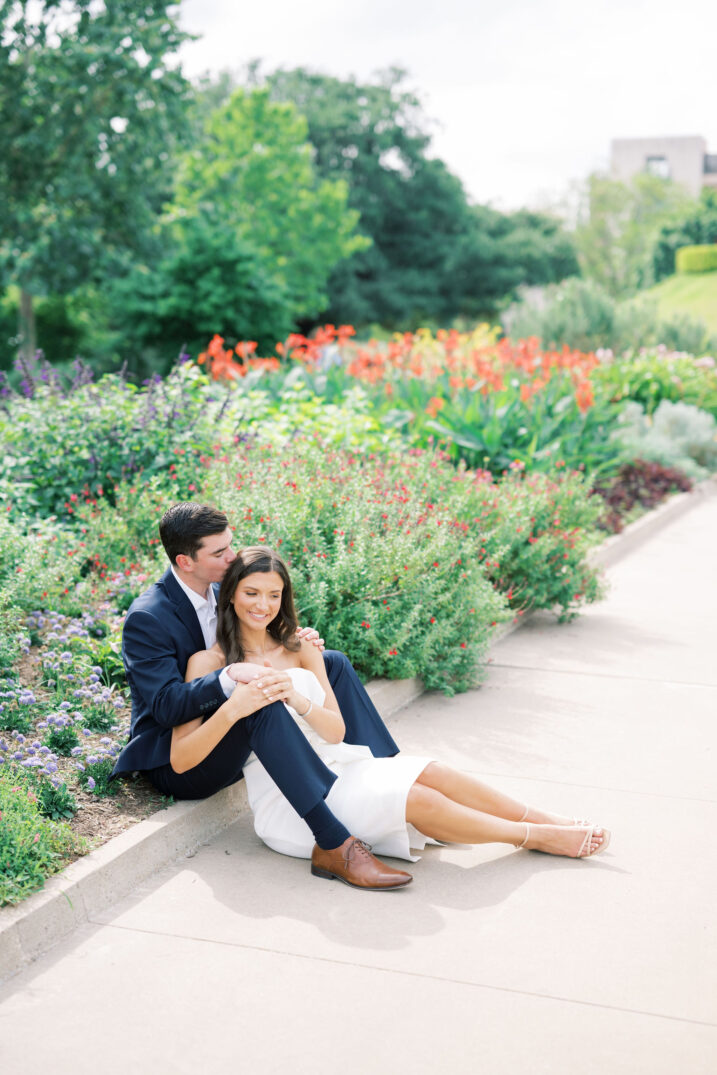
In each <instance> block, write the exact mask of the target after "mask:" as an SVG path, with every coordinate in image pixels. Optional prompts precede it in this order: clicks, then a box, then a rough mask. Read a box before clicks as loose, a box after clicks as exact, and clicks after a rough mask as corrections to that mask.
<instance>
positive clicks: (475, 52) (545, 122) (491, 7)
mask: <svg viewBox="0 0 717 1075" xmlns="http://www.w3.org/2000/svg"><path fill="white" fill-rule="evenodd" d="M180 23H181V24H182V26H183V27H184V29H186V30H189V31H191V32H192V33H195V34H198V35H199V40H198V41H196V42H194V43H192V44H189V45H187V46H186V47H185V48H184V51H183V62H184V70H185V72H186V73H187V74H188V75H189V76H190V77H194V76H196V75H198V74H201V73H203V72H205V71H210V70H213V71H220V70H222V69H230V70H239V69H241V68H242V66H243V65H244V64H245V63H246V62H247V61H249V60H252V59H262V60H263V61H264V66H265V69H266V70H272V69H274V68H275V67H279V66H283V67H299V66H304V67H310V68H312V69H314V70H318V71H322V72H324V73H327V74H332V75H335V76H338V77H346V76H350V75H353V76H355V77H357V78H369V77H370V76H371V74H372V73H373V72H374V71H376V70H378V69H381V68H386V67H389V66H391V65H397V66H401V67H404V68H406V69H407V70H408V72H409V75H410V88H411V89H413V90H414V91H415V92H416V93H417V95H418V96H419V98H420V99H421V101H422V103H423V107H424V112H425V114H426V115H427V116H428V117H430V118H431V119H432V120H434V121H435V126H434V138H433V153H434V154H435V155H436V156H439V157H441V158H442V159H443V160H444V161H445V162H446V164H447V165H448V167H449V168H450V169H451V171H452V172H454V173H455V174H456V175H458V176H459V177H460V179H461V180H462V181H463V184H464V186H465V188H466V190H467V192H468V194H469V196H470V197H471V198H472V199H473V200H474V201H477V202H488V203H490V204H492V205H494V206H496V208H499V209H513V208H518V207H519V206H522V205H530V206H538V207H544V206H547V205H550V204H551V203H553V202H555V201H557V200H559V199H561V198H562V197H563V196H565V195H566V194H567V192H568V190H569V187H570V185H571V183H573V182H574V181H576V180H580V179H582V178H584V177H585V176H586V175H587V174H588V173H589V172H590V171H593V170H595V169H599V168H606V167H607V166H608V164H609V153H610V140H611V138H617V137H642V136H649V135H661V134H662V135H666V134H669V135H675V134H700V135H702V136H703V137H704V138H706V140H707V149H708V151H709V152H713V153H717V0H650V2H647V0H592V2H591V3H590V4H586V3H585V2H584V0H491V2H487V0H439V2H434V3H429V2H428V0H393V2H391V0H356V2H355V3H344V2H342V0H303V2H302V0H267V2H265V3H263V4H257V3H247V2H246V0H183V2H182V5H181V9H180Z"/></svg>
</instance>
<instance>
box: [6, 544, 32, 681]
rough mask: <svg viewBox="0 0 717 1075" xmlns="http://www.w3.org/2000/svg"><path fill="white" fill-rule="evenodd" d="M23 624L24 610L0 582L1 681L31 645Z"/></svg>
mask: <svg viewBox="0 0 717 1075" xmlns="http://www.w3.org/2000/svg"><path fill="white" fill-rule="evenodd" d="M0 534H2V527H0ZM21 622H22V610H21V609H20V607H19V606H17V605H15V604H14V603H13V600H12V597H11V595H10V593H9V592H8V591H7V590H6V589H5V588H4V587H3V586H2V582H0V679H1V678H2V677H3V676H4V675H6V674H7V673H8V672H9V671H10V669H12V667H13V666H14V665H15V664H16V663H17V661H18V658H19V657H20V654H21V653H22V652H23V650H26V649H27V646H28V644H29V641H30V640H29V638H28V637H27V635H26V634H25V632H24V631H21V629H20V624H21Z"/></svg>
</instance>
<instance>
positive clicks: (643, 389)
mask: <svg viewBox="0 0 717 1075" xmlns="http://www.w3.org/2000/svg"><path fill="white" fill-rule="evenodd" d="M593 380H594V381H595V383H596V384H597V385H599V386H600V387H601V388H602V389H603V390H604V391H605V392H606V393H607V394H608V395H609V396H610V398H611V399H613V400H615V401H620V400H627V399H631V400H634V401H635V402H636V403H640V404H641V405H642V407H643V408H644V410H645V411H646V413H647V414H648V415H651V414H653V413H654V411H655V410H656V408H657V406H658V405H659V404H660V403H661V402H662V401H663V400H665V399H666V400H670V401H671V402H673V403H678V402H683V403H689V404H692V406H694V407H699V408H700V409H701V410H704V411H709V413H710V414H711V415H712V416H713V417H715V418H717V367H716V366H715V360H714V359H712V358H709V357H705V358H700V359H695V358H694V357H693V356H692V355H689V354H680V353H679V352H678V353H676V352H671V351H668V350H667V349H666V348H664V347H658V348H654V349H652V350H649V351H641V352H640V353H635V352H627V353H626V354H624V355H623V356H622V357H621V358H612V359H609V360H607V359H605V360H604V361H603V362H601V364H600V365H599V366H598V368H597V369H596V370H595V372H594V374H593Z"/></svg>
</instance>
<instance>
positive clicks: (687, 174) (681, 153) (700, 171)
mask: <svg viewBox="0 0 717 1075" xmlns="http://www.w3.org/2000/svg"><path fill="white" fill-rule="evenodd" d="M610 158H611V161H610V163H611V170H612V174H613V175H614V176H615V178H616V179H621V180H623V181H624V180H627V179H632V177H633V176H634V175H637V174H638V172H648V173H650V174H651V175H659V176H661V177H662V178H663V179H672V180H674V182H675V183H682V185H683V186H685V187H687V189H688V190H689V192H690V194H693V195H695V197H696V196H697V195H698V194H699V193H700V191H701V190H702V188H703V187H717V153H708V152H707V143H706V142H705V140H704V138H701V137H700V136H699V135H676V136H675V137H672V138H614V139H613V141H612V144H611V154H610Z"/></svg>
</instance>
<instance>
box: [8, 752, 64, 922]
mask: <svg viewBox="0 0 717 1075" xmlns="http://www.w3.org/2000/svg"><path fill="white" fill-rule="evenodd" d="M0 818H1V819H2V824H1V825H0V905H2V906H4V905H6V904H9V903H18V902H19V901H20V900H22V899H24V898H25V897H26V896H28V895H29V894H30V893H31V892H34V891H36V890H37V889H38V888H42V886H43V885H44V883H45V878H46V877H47V876H49V874H51V873H54V872H55V871H56V870H58V869H60V868H61V867H62V866H63V865H64V863H65V861H67V859H68V856H69V855H70V854H71V853H72V851H73V850H74V849H75V847H76V841H75V837H74V836H73V834H72V832H71V830H70V829H69V828H68V826H67V825H65V824H64V823H62V822H57V821H50V820H47V819H46V818H45V817H43V815H42V812H41V810H40V805H39V802H38V798H37V795H36V794H35V793H34V791H33V790H32V788H31V786H29V784H28V783H27V782H25V781H23V778H22V776H21V775H20V774H18V772H16V771H14V770H13V769H11V768H10V767H6V766H3V767H2V768H1V769H0Z"/></svg>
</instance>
